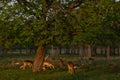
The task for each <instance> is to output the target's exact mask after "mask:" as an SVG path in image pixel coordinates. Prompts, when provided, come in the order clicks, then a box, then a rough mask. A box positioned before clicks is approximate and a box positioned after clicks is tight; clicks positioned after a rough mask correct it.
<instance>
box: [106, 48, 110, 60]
mask: <svg viewBox="0 0 120 80" xmlns="http://www.w3.org/2000/svg"><path fill="white" fill-rule="evenodd" d="M106 58H107V60H109V59H110V46H108V47H107V50H106Z"/></svg>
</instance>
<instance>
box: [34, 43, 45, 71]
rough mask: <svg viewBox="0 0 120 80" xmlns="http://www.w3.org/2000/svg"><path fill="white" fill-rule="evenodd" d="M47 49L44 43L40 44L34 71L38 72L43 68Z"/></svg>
mask: <svg viewBox="0 0 120 80" xmlns="http://www.w3.org/2000/svg"><path fill="white" fill-rule="evenodd" d="M44 53H45V49H44V46H43V45H40V46H39V47H38V49H37V52H36V57H35V60H34V64H33V72H38V71H41V70H42V65H43V61H44Z"/></svg>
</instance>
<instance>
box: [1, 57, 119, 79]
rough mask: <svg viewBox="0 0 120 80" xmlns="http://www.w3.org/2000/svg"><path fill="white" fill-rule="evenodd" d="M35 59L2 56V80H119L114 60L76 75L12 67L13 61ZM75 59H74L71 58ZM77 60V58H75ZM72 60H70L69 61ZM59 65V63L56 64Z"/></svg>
mask: <svg viewBox="0 0 120 80" xmlns="http://www.w3.org/2000/svg"><path fill="white" fill-rule="evenodd" d="M24 59H34V55H30V56H29V55H27V56H26V55H14V56H12V55H8V56H2V57H1V56H0V80H119V79H120V64H119V62H117V61H115V60H113V61H111V62H110V63H106V62H105V63H101V61H96V62H97V63H99V64H96V65H91V66H90V65H84V66H82V67H80V69H77V70H76V73H75V74H69V73H68V72H67V69H65V70H61V69H58V68H57V69H55V70H47V71H44V72H39V73H33V72H32V71H31V70H30V69H26V70H20V69H19V66H20V65H17V66H14V65H11V62H12V61H16V62H17V61H20V62H21V61H22V60H24ZM71 59H73V58H71ZM74 59H75V58H74ZM68 60H70V59H68ZM56 64H57V63H56Z"/></svg>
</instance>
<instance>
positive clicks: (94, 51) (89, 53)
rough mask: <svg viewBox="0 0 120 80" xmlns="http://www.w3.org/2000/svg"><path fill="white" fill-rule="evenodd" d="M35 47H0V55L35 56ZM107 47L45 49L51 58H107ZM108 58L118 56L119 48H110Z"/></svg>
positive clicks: (78, 46)
mask: <svg viewBox="0 0 120 80" xmlns="http://www.w3.org/2000/svg"><path fill="white" fill-rule="evenodd" d="M36 49H37V48H36V47H27V48H22V47H12V48H4V47H0V55H4V54H27V55H31V54H35V53H36ZM107 52H108V51H107V47H106V46H93V47H91V48H90V47H88V46H82V45H74V46H67V47H65V46H57V47H54V46H49V47H46V54H47V55H50V56H51V57H57V56H59V55H79V56H80V57H105V56H107ZM108 54H109V55H110V56H120V46H111V47H110V49H109V53H108Z"/></svg>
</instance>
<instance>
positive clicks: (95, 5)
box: [0, 0, 120, 47]
mask: <svg viewBox="0 0 120 80" xmlns="http://www.w3.org/2000/svg"><path fill="white" fill-rule="evenodd" d="M2 2H3V4H4V7H2V8H0V9H1V11H0V23H1V24H0V45H2V46H6V47H10V46H12V45H16V44H17V45H22V46H27V45H28V44H30V43H32V44H34V45H39V44H53V45H71V44H76V43H85V44H105V45H113V44H115V43H118V42H119V40H120V33H119V30H120V27H119V26H120V24H119V23H120V22H119V18H120V15H119V3H115V2H113V1H112V0H105V1H104V0H99V1H95V2H94V1H93V2H92V1H89V0H85V1H83V2H82V3H80V5H79V9H74V8H73V7H72V8H73V9H72V8H69V7H68V8H65V7H64V6H67V4H64V5H61V4H59V2H56V1H52V0H49V1H47V0H30V1H27V0H24V1H22V0H17V1H14V0H13V1H12V2H11V1H9V0H5V1H2ZM73 4H74V2H73V3H72V1H71V2H70V4H69V6H72V5H73Z"/></svg>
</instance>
